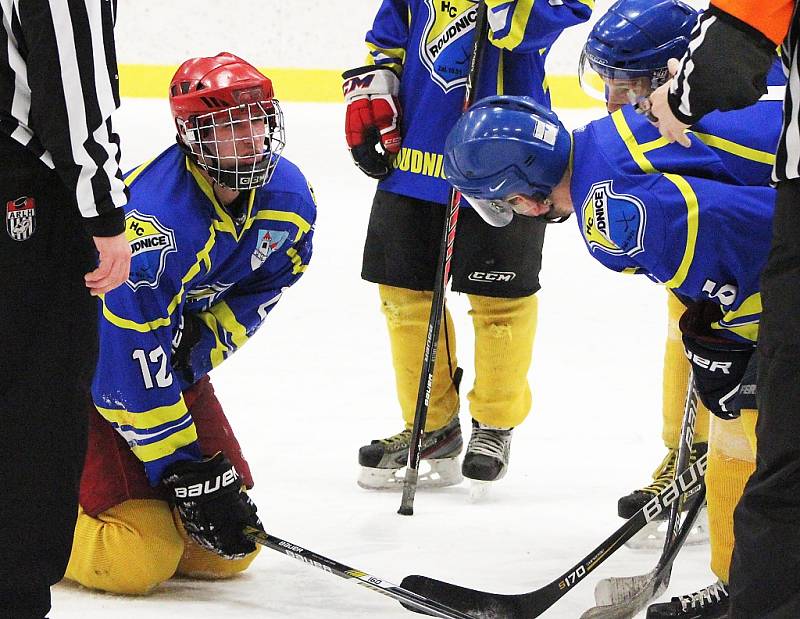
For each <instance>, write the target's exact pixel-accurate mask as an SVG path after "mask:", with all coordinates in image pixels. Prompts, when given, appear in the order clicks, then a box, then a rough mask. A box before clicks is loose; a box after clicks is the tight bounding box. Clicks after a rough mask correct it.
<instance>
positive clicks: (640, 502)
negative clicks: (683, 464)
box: [617, 443, 708, 550]
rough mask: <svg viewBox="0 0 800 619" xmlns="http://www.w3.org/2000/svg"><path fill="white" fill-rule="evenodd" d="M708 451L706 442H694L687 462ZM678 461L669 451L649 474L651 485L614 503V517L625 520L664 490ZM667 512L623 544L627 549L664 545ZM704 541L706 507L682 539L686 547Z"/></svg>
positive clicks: (642, 548) (706, 523)
mask: <svg viewBox="0 0 800 619" xmlns="http://www.w3.org/2000/svg"><path fill="white" fill-rule="evenodd" d="M706 451H708V443H695V444H694V446H693V447H692V454H691V457H690V458H689V463H690V464H692V463H694V462H695V461H696V460H697V458H699V457H700V456H702V455H703V454H704V453H706ZM677 460H678V450H677V449H670V450H669V452H668V453H667V455H666V457H665V458H664V460H663V462H662V463H661V464H660V465H659V467H658V468H657V469H656V470H655V472H654V473H653V483H651V484H650V485H649V486H645V487H644V488H641V489H640V490H634V491H633V492H631V493H630V494H628V495H626V496H624V497H622V498H620V499H619V501H618V502H617V514H618V515H619V517H620V518H624V519H625V520H627V519H628V518H630V517H631V516H633V515H634V514H635V513H636V512H638V511H639V510H640V509H641V508H642V507H644V506H645V505H646V504H647V502H648V501H649V500H650V499H652V498H653V497H654V496H655V495H657V494H658V493H659V492H661V491H662V490H663V489H664V488H666V487H667V486H668V485H669V484H670V482H671V481H672V480H673V479H674V477H675V465H676V463H677ZM668 513H669V512H668V510H664V511H663V512H662V513H661V515H660V516H659V519H657V520H654V521H652V522H650V523H648V524H647V525H646V526H645V527H644V528H643V529H642V530H641V531H639V533H637V534H636V535H635V536H634V537H633V538H632V539H630V540H629V541H628V542H626V543H625V545H626V546H627V547H628V548H634V549H637V550H660V549H661V548H662V547H663V546H664V537H665V535H666V530H667V523H666V517H667V514H668ZM707 542H708V516H707V514H706V508H705V507H703V509H702V510H701V511H700V514H698V516H697V520H696V521H695V524H694V526H693V527H692V530H691V531H690V532H689V536H688V537H687V538H686V542H685V544H686V545H687V546H696V545H698V544H705V543H707Z"/></svg>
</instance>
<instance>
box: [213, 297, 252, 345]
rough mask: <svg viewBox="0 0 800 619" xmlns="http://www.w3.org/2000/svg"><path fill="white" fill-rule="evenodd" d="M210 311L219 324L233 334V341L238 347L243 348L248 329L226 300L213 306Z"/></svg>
mask: <svg viewBox="0 0 800 619" xmlns="http://www.w3.org/2000/svg"><path fill="white" fill-rule="evenodd" d="M210 312H211V313H212V314H214V317H215V318H216V319H217V324H218V325H219V326H220V327H222V328H223V329H225V330H226V331H227V332H228V333H230V334H231V341H233V344H234V346H236V348H241V346H243V345H244V343H245V342H247V330H246V329H245V328H244V325H242V323H240V322H239V321H238V320H237V318H236V315H235V314H234V313H233V310H232V309H231V308H230V306H229V305H228V304H227V303H226V302H225V301H222V302H220V303H217V304H215V305H214V306H212V307H211V309H210Z"/></svg>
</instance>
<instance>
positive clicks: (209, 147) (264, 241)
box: [67, 53, 316, 594]
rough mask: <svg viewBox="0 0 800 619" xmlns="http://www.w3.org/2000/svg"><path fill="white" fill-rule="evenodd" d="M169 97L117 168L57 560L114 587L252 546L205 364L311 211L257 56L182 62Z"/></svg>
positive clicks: (221, 350)
mask: <svg viewBox="0 0 800 619" xmlns="http://www.w3.org/2000/svg"><path fill="white" fill-rule="evenodd" d="M169 100H170V106H171V110H172V115H173V118H174V120H175V124H176V128H177V133H178V138H177V140H178V144H176V145H174V146H172V147H170V148H168V149H167V150H165V151H164V152H162V153H161V154H159V155H158V156H157V157H155V158H154V159H153V160H151V161H149V162H147V163H145V164H143V165H141V166H139V167H138V168H136V169H135V170H133V171H132V172H130V173H129V174H128V175H127V176H126V179H125V180H126V183H127V184H128V185H129V187H130V193H131V200H130V202H129V204H128V208H127V211H126V229H127V235H128V238H129V240H130V244H131V248H132V251H133V263H132V264H133V266H132V268H131V276H130V279H129V280H128V281H127V283H126V285H123V286H121V287H120V288H119V289H117V290H115V291H113V292H112V293H109V294H106V295H105V297H104V298H103V303H102V311H101V320H100V355H99V362H98V366H97V371H96V374H95V379H94V384H93V397H94V404H95V407H96V410H93V412H92V414H93V416H92V418H91V424H90V425H91V433H90V437H89V450H88V456H87V461H86V468H85V471H84V476H83V479H82V483H81V496H80V504H81V509H80V513H79V518H78V525H77V528H76V532H75V544H74V549H73V553H72V556H71V558H70V563H69V567H68V568H67V577H68V578H70V579H72V580H74V581H76V582H79V583H80V584H82V585H84V586H86V587H90V588H94V589H100V590H104V591H111V592H116V593H133V594H141V593H146V592H148V591H149V590H151V589H152V588H153V587H155V586H156V585H157V584H158V583H159V582H162V581H164V580H166V579H168V578H170V577H172V576H173V575H174V574H180V575H188V576H198V577H203V578H224V577H227V576H231V575H233V574H235V573H237V572H240V571H241V570H243V569H245V568H246V567H247V566H248V565H249V564H250V562H251V561H252V560H253V558H254V556H255V550H256V548H255V546H254V545H253V544H252V543H251V542H250V541H249V540H247V539H246V538H244V537H243V534H242V528H243V526H245V525H252V526H256V527H260V526H261V525H260V522H259V519H258V517H257V515H256V507H255V505H254V504H253V503H252V501H251V500H250V499H249V498H248V496H247V493H246V492H245V487H248V488H249V487H250V486H252V479H251V476H250V473H249V469H248V467H247V463H246V461H245V460H244V458H243V456H242V454H241V452H240V449H239V445H238V443H237V441H236V439H235V437H234V436H233V432H232V430H231V428H230V425H229V424H228V423H227V421H226V420H225V416H224V414H223V412H222V408H221V406H220V403H219V402H218V400H217V398H216V396H215V395H214V390H213V388H212V387H211V384H210V382H209V379H208V373H209V371H210V370H211V369H212V368H214V367H216V366H218V365H219V364H220V363H222V362H223V361H224V360H225V359H227V358H228V357H229V356H230V355H231V354H233V353H234V352H235V351H236V350H237V349H238V348H239V347H241V346H242V345H243V344H245V342H247V340H248V339H249V338H250V337H251V336H252V335H253V334H254V333H255V332H256V330H257V329H258V328H259V327H260V326H261V325H262V324H263V323H264V321H265V319H266V317H267V315H268V314H269V312H270V311H272V309H273V308H274V307H275V305H276V303H277V302H278V300H279V299H280V297H281V295H282V294H283V291H285V290H286V289H287V288H288V287H289V286H291V285H292V284H294V283H295V282H296V281H297V280H298V278H299V277H300V276H301V275H302V273H303V272H304V271H305V268H306V265H307V264H308V261H309V259H310V257H311V248H312V242H311V239H312V234H313V226H314V221H315V214H316V207H315V202H314V197H313V194H312V192H311V189H310V187H309V185H308V183H307V182H306V180H305V178H304V177H303V175H302V174H301V172H300V171H299V170H298V169H297V167H295V166H294V165H293V164H292V163H290V162H289V161H287V160H286V159H284V158H282V157H281V150H282V148H283V145H284V126H283V117H282V113H281V110H280V106H279V104H278V101H277V100H276V99H275V98H274V95H273V89H272V83H271V81H270V80H269V79H268V78H267V77H265V76H264V75H262V74H261V73H260V72H259V71H258V70H257V69H256V68H255V67H253V66H252V65H250V64H249V63H247V62H245V61H244V60H242V59H240V58H238V57H236V56H234V55H232V54H227V53H223V54H218V55H217V56H214V57H210V58H193V59H190V60H187V61H186V62H184V63H183V64H182V65H181V67H180V68H179V69H178V71H177V73H176V74H175V76H174V77H173V79H172V82H171V83H170V86H169ZM98 411H99V415H102V418H101V417H100V416H99V415H98V414H97V413H98ZM112 428H113V429H112ZM114 430H116V432H114ZM172 507H175V508H176V509H175V513H176V515H173V510H172Z"/></svg>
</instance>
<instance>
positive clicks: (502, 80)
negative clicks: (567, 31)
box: [366, 0, 594, 203]
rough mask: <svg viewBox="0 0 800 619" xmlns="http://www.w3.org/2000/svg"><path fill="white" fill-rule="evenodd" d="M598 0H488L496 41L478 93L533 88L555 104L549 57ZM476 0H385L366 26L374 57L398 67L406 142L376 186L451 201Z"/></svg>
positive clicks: (487, 57)
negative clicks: (451, 160) (449, 165)
mask: <svg viewBox="0 0 800 619" xmlns="http://www.w3.org/2000/svg"><path fill="white" fill-rule="evenodd" d="M593 1H594V0H559V1H558V2H547V1H545V0H539V1H538V2H534V0H510V1H509V0H489V2H487V5H488V17H489V19H488V21H489V29H490V41H491V43H492V45H488V46H487V47H486V52H485V54H484V57H483V67H482V69H481V75H480V79H479V83H478V85H477V88H476V92H475V94H476V98H475V100H478V99H480V98H482V97H485V96H489V95H493V94H506V95H527V96H531V97H533V98H535V99H536V100H537V101H538V102H540V103H542V104H545V105H547V106H548V107H549V106H550V96H549V93H548V89H547V83H546V80H545V73H544V62H545V58H546V57H547V52H548V51H549V49H550V46H551V45H552V44H553V42H554V41H555V40H556V38H557V37H558V35H559V34H560V33H561V32H562V31H563V30H564V28H567V27H568V26H572V25H574V24H578V23H581V22H584V21H586V20H587V19H588V18H589V16H590V15H591V10H592V6H593ZM476 14H477V3H476V2H475V0H446V1H442V0H383V2H382V3H381V6H380V8H379V10H378V14H377V16H376V17H375V21H374V23H373V26H372V30H370V31H369V32H368V33H367V37H366V40H367V47H368V48H369V50H370V52H369V57H368V61H367V62H368V63H374V64H377V65H382V66H388V67H391V68H393V69H394V70H395V71H396V72H397V73H398V74H399V75H400V104H401V106H402V114H403V115H402V121H401V130H402V136H403V146H402V149H401V151H400V153H399V154H398V156H397V158H396V159H395V162H394V167H395V169H394V171H393V172H392V173H391V174H390V175H389V177H388V178H386V179H384V180H382V181H381V182H380V184H379V185H378V188H379V189H381V190H383V191H389V192H392V193H397V194H401V195H406V196H411V197H414V198H419V199H422V200H430V201H433V202H439V203H446V202H447V199H448V194H449V191H450V186H449V184H448V183H447V181H446V180H445V179H444V173H443V171H442V152H443V150H444V142H445V139H446V138H447V133H448V132H449V131H450V129H451V128H452V127H453V125H454V124H455V122H456V120H457V119H458V117H459V115H460V114H461V112H462V106H463V102H464V85H465V83H466V79H467V73H468V70H469V60H470V54H471V52H472V43H473V40H474V32H475V17H476Z"/></svg>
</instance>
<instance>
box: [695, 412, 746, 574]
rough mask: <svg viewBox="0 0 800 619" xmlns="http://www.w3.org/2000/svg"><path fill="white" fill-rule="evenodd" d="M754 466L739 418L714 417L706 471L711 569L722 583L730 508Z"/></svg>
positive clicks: (728, 546) (726, 565)
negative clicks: (723, 418)
mask: <svg viewBox="0 0 800 619" xmlns="http://www.w3.org/2000/svg"><path fill="white" fill-rule="evenodd" d="M755 466H756V465H755V459H754V457H753V454H752V451H751V448H750V445H749V442H748V440H747V437H746V433H745V431H744V429H743V427H742V424H741V422H740V420H738V419H732V420H729V421H725V420H722V419H719V418H717V417H713V418H712V421H711V441H710V443H709V455H708V470H707V471H706V487H707V490H706V499H707V501H708V525H709V538H710V541H711V570H712V571H713V572H714V574H716V575H717V576H718V577H719V579H720V580H722V582H725V583H727V582H729V576H730V564H731V554H732V553H733V542H734V538H733V510H734V509H735V508H736V504H737V503H738V502H739V499H740V498H741V496H742V493H743V492H744V486H745V484H746V483H747V480H748V479H749V478H750V475H751V474H752V473H753V471H754V470H755Z"/></svg>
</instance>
